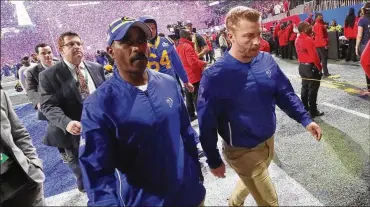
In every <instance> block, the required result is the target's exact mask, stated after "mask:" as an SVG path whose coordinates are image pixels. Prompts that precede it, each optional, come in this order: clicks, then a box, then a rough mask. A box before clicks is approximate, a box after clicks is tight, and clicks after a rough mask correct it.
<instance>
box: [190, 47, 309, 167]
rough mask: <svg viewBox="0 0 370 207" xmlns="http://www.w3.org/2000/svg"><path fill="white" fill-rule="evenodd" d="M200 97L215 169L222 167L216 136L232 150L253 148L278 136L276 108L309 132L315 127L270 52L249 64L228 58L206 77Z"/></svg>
mask: <svg viewBox="0 0 370 207" xmlns="http://www.w3.org/2000/svg"><path fill="white" fill-rule="evenodd" d="M198 93H199V95H198V106H197V110H198V121H199V128H200V136H199V138H200V142H201V144H202V148H203V150H204V152H205V155H206V157H207V162H208V164H209V166H210V167H211V168H217V167H219V166H220V165H221V163H222V160H221V157H220V154H219V150H218V149H217V137H218V136H217V132H218V133H219V134H220V136H221V137H222V138H223V139H224V140H225V142H226V143H228V144H229V145H232V146H235V147H246V148H253V147H255V146H257V145H258V144H260V143H262V142H264V141H265V140H267V139H268V138H270V137H272V136H273V135H274V133H275V130H276V115H275V105H278V106H279V108H281V109H282V110H283V111H284V112H285V113H286V114H288V116H289V117H291V118H293V119H294V120H296V121H297V122H299V123H301V124H302V125H303V126H304V127H306V126H307V125H308V124H309V123H311V122H312V120H311V118H310V116H309V114H308V113H307V112H306V110H305V109H304V106H303V104H302V102H301V100H300V99H299V98H298V96H297V95H296V94H295V93H294V89H293V87H292V85H291V83H290V82H289V79H288V78H287V77H286V76H285V75H284V73H283V72H282V71H281V70H280V68H279V66H278V65H277V63H276V62H275V60H274V59H273V58H272V56H271V55H270V54H268V53H265V52H260V53H259V54H258V56H257V57H255V58H254V59H253V60H252V61H251V62H250V63H242V62H240V61H238V60H237V59H235V58H234V57H232V56H231V55H230V54H229V53H225V54H224V56H223V57H222V58H220V59H219V60H218V61H217V62H216V63H215V64H214V65H213V66H212V67H210V68H209V69H207V70H205V71H204V72H203V75H202V79H201V81H200V87H199V92H198Z"/></svg>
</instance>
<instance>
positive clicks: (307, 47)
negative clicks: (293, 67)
mask: <svg viewBox="0 0 370 207" xmlns="http://www.w3.org/2000/svg"><path fill="white" fill-rule="evenodd" d="M298 31H299V33H300V35H299V37H298V38H297V40H296V42H295V47H296V50H297V56H298V62H299V75H301V77H302V89H301V99H302V102H303V105H304V106H305V108H306V110H307V111H308V112H310V114H311V117H312V118H313V117H316V116H322V115H324V113H323V112H320V111H318V110H317V103H316V100H317V92H318V91H319V87H320V80H321V77H322V73H321V70H322V66H321V63H320V58H319V56H318V54H317V52H316V48H315V43H314V41H313V39H312V38H311V34H312V26H311V25H310V24H309V23H308V22H301V23H300V24H299V26H298Z"/></svg>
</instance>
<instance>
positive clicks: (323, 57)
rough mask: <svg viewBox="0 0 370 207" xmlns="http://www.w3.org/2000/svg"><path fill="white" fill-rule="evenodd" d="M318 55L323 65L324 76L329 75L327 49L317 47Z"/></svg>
mask: <svg viewBox="0 0 370 207" xmlns="http://www.w3.org/2000/svg"><path fill="white" fill-rule="evenodd" d="M316 51H317V53H318V54H319V58H320V61H321V64H322V70H323V72H324V76H328V75H329V71H328V50H327V49H325V47H317V48H316Z"/></svg>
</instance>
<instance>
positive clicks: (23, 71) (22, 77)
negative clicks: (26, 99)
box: [18, 63, 37, 91]
mask: <svg viewBox="0 0 370 207" xmlns="http://www.w3.org/2000/svg"><path fill="white" fill-rule="evenodd" d="M36 65H37V64H36V63H31V64H30V66H28V67H26V66H22V67H21V68H19V71H18V75H19V80H20V84H21V86H22V88H23V90H24V91H26V86H27V82H26V78H27V71H28V70H29V69H31V68H33V67H35V66H36Z"/></svg>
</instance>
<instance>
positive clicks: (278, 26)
mask: <svg viewBox="0 0 370 207" xmlns="http://www.w3.org/2000/svg"><path fill="white" fill-rule="evenodd" d="M279 31H280V24H277V25H276V26H275V28H274V33H273V37H277V36H278V34H279Z"/></svg>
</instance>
